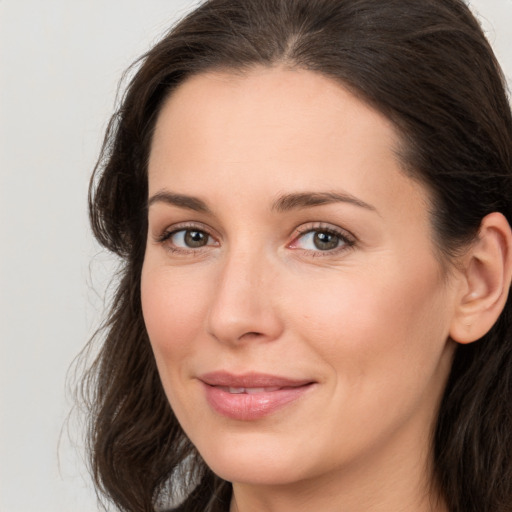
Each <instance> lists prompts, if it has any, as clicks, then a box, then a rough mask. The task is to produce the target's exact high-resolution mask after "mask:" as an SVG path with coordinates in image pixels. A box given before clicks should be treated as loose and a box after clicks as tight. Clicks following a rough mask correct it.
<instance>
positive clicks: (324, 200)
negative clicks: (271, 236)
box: [272, 192, 377, 212]
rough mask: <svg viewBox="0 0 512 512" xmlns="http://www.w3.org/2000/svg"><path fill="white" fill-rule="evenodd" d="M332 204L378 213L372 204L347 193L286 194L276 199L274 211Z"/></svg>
mask: <svg viewBox="0 0 512 512" xmlns="http://www.w3.org/2000/svg"><path fill="white" fill-rule="evenodd" d="M332 203H349V204H353V205H355V206H359V207H360V208H365V209H367V210H371V211H374V212H377V209H376V208H375V207H374V206H372V205H371V204H368V203H365V202H364V201H362V200H361V199H358V198H357V197H355V196H353V195H352V194H347V193H345V192H299V193H293V194H285V195H282V196H280V197H278V198H277V199H276V201H275V202H274V204H273V205H272V209H273V210H275V211H279V212H284V211H289V210H294V209H297V208H310V207H313V206H321V205H324V204H332Z"/></svg>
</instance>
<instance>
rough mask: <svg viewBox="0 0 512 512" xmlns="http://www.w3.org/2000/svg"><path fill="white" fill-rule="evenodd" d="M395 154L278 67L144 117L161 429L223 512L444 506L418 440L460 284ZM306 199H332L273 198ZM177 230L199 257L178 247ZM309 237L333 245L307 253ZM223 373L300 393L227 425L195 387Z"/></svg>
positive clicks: (360, 120) (348, 105) (390, 144)
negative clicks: (162, 397)
mask: <svg viewBox="0 0 512 512" xmlns="http://www.w3.org/2000/svg"><path fill="white" fill-rule="evenodd" d="M397 144H398V137H397V134H396V132H395V130H394V128H393V126H392V125H391V123H390V122H389V121H388V120H387V119H386V118H385V117H383V116H382V115H380V114H379V113H377V112H376V111H374V110H373V109H372V108H370V107H369V106H368V105H366V104H365V103H363V102H361V101H360V100H358V99H357V98H356V97H355V96H353V95H352V94H350V93H349V92H348V91H347V90H345V89H344V88H343V87H341V86H340V85H339V84H337V83H335V82H333V81H332V80H330V79H328V78H326V77H323V76H321V75H319V74H315V73H312V72H309V71H304V70H290V69H285V68H283V67H276V68H272V69H267V68H255V69H253V70H251V71H249V72H246V73H245V74H243V75H241V74H237V75H235V74H229V73H208V74H202V75H198V76H196V77H193V78H191V79H189V80H188V81H186V82H185V83H184V84H182V85H181V86H180V87H179V88H178V89H177V90H176V91H175V92H173V94H172V95H171V97H170V98H169V99H168V100H167V102H166V104H165V105H164V107H163V109H162V111H161V112H160V115H159V119H158V121H157V125H156V131H155V134H154V139H153V142H152V148H151V153H150V159H149V198H150V207H149V216H148V222H149V233H148V241H147V249H146V255H145V261H144V266H143V271H142V283H141V284H142V305H143V312H144V318H145V322H146V327H147V330H148V333H149V337H150V340H151V344H152V348H153V351H154V354H155V358H156V361H157V365H158V369H159V372H160V376H161V379H162V382H163V386H164V389H165V392H166V394H167V396H168V399H169V401H170V404H171V406H172V408H173V410H174V412H175V414H176V416H177V418H178V420H179V421H180V423H181V425H182V427H183V429H184V430H185V432H186V433H187V435H188V436H189V437H190V439H191V440H192V442H193V443H194V444H195V446H196V447H197V449H198V450H199V452H200V453H201V455H202V456H203V458H204V459H205V461H206V463H207V464H208V465H209V466H210V467H211V468H212V469H213V471H215V472H216V473H217V474H218V475H220V476H221V477H223V478H225V479H226V480H229V481H232V482H233V489H234V499H233V502H232V507H231V510H232V511H235V510H238V511H239V512H250V511H260V512H261V511H269V512H270V511H272V512H291V511H294V512H300V511H311V510H322V511H324V512H330V511H332V512H334V511H338V512H339V511H340V510H343V511H344V512H363V511H364V512H378V511H380V512H389V511H390V510H393V511H411V510H414V511H416V512H422V511H438V512H441V511H444V510H446V508H445V506H444V504H443V502H442V500H441V499H439V498H438V496H436V493H435V485H432V484H433V482H432V479H431V471H430V469H429V468H430V462H431V461H430V435H431V431H432V426H433V423H434V421H435V417H436V412H437V408H438V404H439V401H440V397H441V395H442V392H443V389H444V387H445V383H446V379H447V375H448V373H449V369H450V365H451V361H452V357H453V351H454V346H455V343H454V342H453V341H450V328H451V326H452V324H453V321H454V318H455V316H456V311H457V305H458V303H459V302H460V290H461V282H462V281H461V277H460V276H459V274H458V273H457V272H456V271H454V272H449V273H447V272H446V271H445V270H446V269H445V267H444V266H443V265H442V264H441V263H440V262H439V258H438V253H437V251H436V248H435V246H434V243H433V234H432V227H431V222H430V218H429V197H428V193H427V191H426V190H425V188H424V187H423V186H422V185H421V184H419V183H417V182H415V181H413V180H412V179H411V178H409V177H408V176H406V175H405V174H404V172H403V171H402V170H401V163H400V162H399V160H398V158H397V156H396V152H395V148H396V147H397ZM169 193H172V194H180V195H186V196H191V197H193V198H196V199H199V200H200V201H201V202H202V204H203V205H204V206H206V208H207V210H206V209H203V210H204V211H203V210H201V209H198V204H197V201H196V202H193V201H190V200H189V201H185V202H184V201H182V200H180V201H176V200H175V196H173V197H174V199H173V201H169V200H168V199H167V200H166V199H165V194H169ZM305 193H308V194H309V193H330V194H332V193H336V194H340V195H344V197H343V198H344V200H342V201H338V200H336V201H330V202H327V203H325V204H319V205H315V206H311V205H305V204H302V203H301V202H300V201H299V202H296V203H295V204H294V205H290V204H288V205H287V206H288V207H283V204H285V203H286V202H285V201H282V200H281V202H280V203H279V198H281V199H282V197H283V196H287V195H289V194H305ZM167 197H168V196H167ZM347 197H349V198H350V200H349V201H347V200H346V199H347ZM173 202H174V203H177V204H173ZM276 202H277V206H276ZM363 202H364V205H362V203H363ZM299 203H300V204H299ZM279 205H280V206H281V207H279ZM187 228H188V229H189V231H188V233H189V234H190V230H192V231H194V230H195V231H200V232H202V233H204V235H203V238H204V241H205V244H206V245H203V246H200V247H196V248H194V247H189V246H187V239H186V238H185V237H184V235H185V234H186V233H187V232H185V231H183V230H186V229H187ZM326 229H327V230H330V231H331V233H332V232H337V233H339V238H337V236H336V235H333V237H332V239H334V242H335V244H336V243H337V244H338V245H337V247H335V248H334V249H329V250H325V248H324V246H322V248H319V247H318V246H317V245H315V243H314V239H313V235H314V234H315V233H316V234H317V235H318V234H320V235H321V234H322V232H325V230H326ZM180 230H181V231H180ZM312 230H316V231H312ZM304 232H306V234H304ZM170 233H174V234H173V235H172V236H169V234H170ZM163 238H166V239H165V240H163ZM221 369H222V370H227V371H230V372H232V373H245V372H249V371H256V372H264V373H270V374H274V375H280V376H286V377H288V378H295V379H303V378H305V379H309V380H310V381H314V382H315V384H314V386H312V387H311V389H309V391H308V392H307V393H306V394H304V396H302V397H301V398H300V399H299V400H296V401H294V402H292V403H291V404H288V405H287V406H286V407H284V408H282V409H279V410H277V411H276V412H274V413H273V414H270V415H268V416H265V417H263V418H260V419H257V420H255V421H239V420H233V419H231V418H227V417H225V416H222V415H220V414H218V413H217V412H216V411H214V410H213V409H212V408H211V407H210V405H209V404H208V402H207V400H206V398H205V393H204V389H203V386H202V384H201V382H200V381H199V380H198V377H199V376H201V375H203V374H204V373H205V372H211V371H217V370H221Z"/></svg>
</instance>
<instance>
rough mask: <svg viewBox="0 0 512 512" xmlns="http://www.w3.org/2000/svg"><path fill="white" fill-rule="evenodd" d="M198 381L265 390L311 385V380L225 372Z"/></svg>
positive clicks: (200, 378) (215, 373) (265, 374)
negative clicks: (268, 388)
mask: <svg viewBox="0 0 512 512" xmlns="http://www.w3.org/2000/svg"><path fill="white" fill-rule="evenodd" d="M199 380H201V381H202V382H204V383H205V384H208V385H209V386H223V387H233V388H235V387H236V388H267V387H279V388H284V387H299V386H304V385H306V384H311V383H313V381H312V380H311V379H292V378H289V377H281V376H278V375H271V374H268V373H256V372H249V373H242V374H233V373H230V372H227V371H223V370H221V371H215V372H209V373H204V374H203V375H201V376H200V377H199Z"/></svg>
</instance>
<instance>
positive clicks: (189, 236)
mask: <svg viewBox="0 0 512 512" xmlns="http://www.w3.org/2000/svg"><path fill="white" fill-rule="evenodd" d="M207 241H208V239H207V237H206V236H205V234H204V233H202V232H201V231H187V232H186V233H185V243H186V244H187V245H188V246H189V247H202V246H204V245H206V243H207Z"/></svg>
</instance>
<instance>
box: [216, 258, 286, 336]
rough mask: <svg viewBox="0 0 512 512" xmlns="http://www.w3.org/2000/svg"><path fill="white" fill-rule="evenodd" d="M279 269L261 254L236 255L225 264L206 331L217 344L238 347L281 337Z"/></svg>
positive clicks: (220, 274) (219, 277)
mask: <svg viewBox="0 0 512 512" xmlns="http://www.w3.org/2000/svg"><path fill="white" fill-rule="evenodd" d="M276 278H277V273H276V270H275V269H274V268H273V267H272V265H271V264H270V263H269V262H268V261H266V260H265V258H264V257H263V256H262V255H261V254H255V253H248V252H245V253H240V252H237V253H233V254H231V255H230V256H228V257H227V258H226V260H225V261H224V262H223V265H222V268H221V270H220V272H219V275H218V281H217V283H216V289H215V292H214V295H213V300H212V302H211V306H210V309H209V312H208V318H207V330H208V332H209V334H210V335H211V336H212V337H213V338H215V339H216V340H217V341H219V342H222V343H228V344H235V345H239V344H241V343H245V342H247V341H249V340H253V341H254V340H258V341H260V342H265V341H273V340H276V339H277V338H279V336H280V335H281V332H282V330H283V323H282V319H281V317H280V314H279V311H278V308H276V307H275V302H276V301H275V297H276V295H275V293H274V292H275V291H276V286H278V284H277V283H278V279H276Z"/></svg>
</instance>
